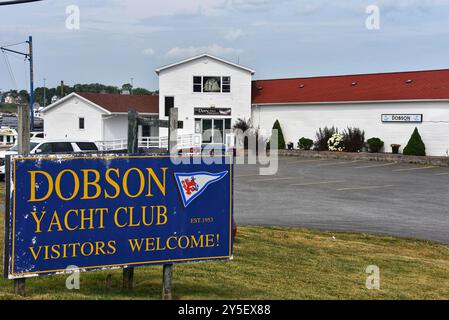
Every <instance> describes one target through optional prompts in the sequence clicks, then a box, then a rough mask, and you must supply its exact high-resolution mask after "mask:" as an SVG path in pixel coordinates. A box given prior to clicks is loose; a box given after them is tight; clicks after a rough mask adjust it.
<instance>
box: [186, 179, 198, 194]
mask: <svg viewBox="0 0 449 320" xmlns="http://www.w3.org/2000/svg"><path fill="white" fill-rule="evenodd" d="M182 187H183V189H184V190H185V192H186V194H187V195H189V196H190V195H191V194H192V193H193V192H196V191H198V190H199V185H198V184H197V183H196V181H195V177H192V178H191V179H190V180H189V179H184V180H182Z"/></svg>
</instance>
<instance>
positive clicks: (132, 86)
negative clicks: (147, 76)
mask: <svg viewBox="0 0 449 320" xmlns="http://www.w3.org/2000/svg"><path fill="white" fill-rule="evenodd" d="M133 90H134V78H131V92H130V93H131V95H133Z"/></svg>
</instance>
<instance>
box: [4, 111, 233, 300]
mask: <svg viewBox="0 0 449 320" xmlns="http://www.w3.org/2000/svg"><path fill="white" fill-rule="evenodd" d="M130 118H131V117H130ZM130 127H132V126H131V125H130ZM131 141H132V140H131ZM211 160H214V161H211ZM7 166H8V168H9V172H8V177H9V179H7V184H8V185H7V187H6V189H7V195H6V200H7V201H6V205H7V208H6V210H5V212H6V220H5V221H6V223H5V225H6V227H5V228H6V230H5V237H6V239H5V269H4V270H5V276H6V277H8V278H9V279H14V281H16V282H19V283H22V286H23V287H24V280H23V279H25V278H28V277H36V276H47V275H53V274H59V273H66V272H67V273H70V272H73V269H72V270H68V269H67V268H68V267H69V266H76V268H77V269H79V271H95V270H104V269H107V268H124V274H123V276H124V279H123V280H124V284H126V283H127V285H128V286H130V287H132V275H133V271H134V269H133V268H134V267H139V266H151V265H164V266H165V268H164V281H163V283H164V293H165V295H166V296H167V295H168V297H170V296H171V292H170V289H171V274H172V268H171V266H172V264H177V263H188V262H200V261H216V260H229V259H232V255H233V237H232V234H233V232H232V230H233V158H232V157H227V156H216V157H209V158H208V159H204V158H201V157H199V158H194V157H192V156H188V157H181V156H176V158H171V156H170V155H168V154H167V155H147V154H137V153H136V154H120V155H117V154H100V155H81V156H73V155H51V156H49V155H38V156H26V155H25V156H23V155H18V156H13V157H11V158H9V160H8V163H7ZM72 268H73V267H72ZM129 282H131V284H129ZM19 287H20V286H19ZM125 287H126V285H125ZM22 293H24V292H22Z"/></svg>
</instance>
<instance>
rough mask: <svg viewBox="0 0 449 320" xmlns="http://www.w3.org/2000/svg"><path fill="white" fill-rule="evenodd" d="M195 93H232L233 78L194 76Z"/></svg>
mask: <svg viewBox="0 0 449 320" xmlns="http://www.w3.org/2000/svg"><path fill="white" fill-rule="evenodd" d="M193 92H196V93H230V92H231V77H215V76H214V77H212V76H194V77H193Z"/></svg>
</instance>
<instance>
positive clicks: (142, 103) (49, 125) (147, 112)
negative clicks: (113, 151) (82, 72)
mask: <svg viewBox="0 0 449 320" xmlns="http://www.w3.org/2000/svg"><path fill="white" fill-rule="evenodd" d="M129 109H134V110H136V111H137V112H139V113H140V114H141V115H143V116H146V117H150V118H151V117H154V118H157V117H158V113H159V99H158V97H157V96H130V95H119V94H101V93H71V94H69V95H68V96H66V97H64V98H63V99H60V100H58V101H57V102H55V103H54V104H52V105H50V106H48V107H46V108H45V109H44V110H43V111H42V115H43V118H44V132H45V138H46V139H50V140H52V139H68V140H84V141H86V140H87V141H103V142H106V141H108V142H116V143H117V144H122V145H124V146H125V149H126V139H127V136H128V110H129ZM139 134H140V135H141V136H158V130H157V128H153V132H150V131H149V128H140V132H139Z"/></svg>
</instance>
